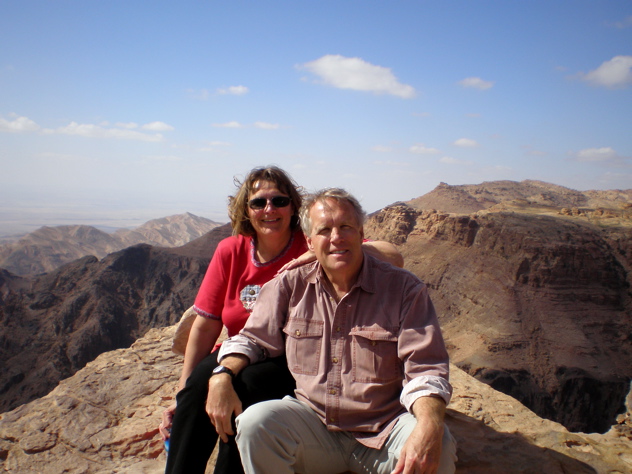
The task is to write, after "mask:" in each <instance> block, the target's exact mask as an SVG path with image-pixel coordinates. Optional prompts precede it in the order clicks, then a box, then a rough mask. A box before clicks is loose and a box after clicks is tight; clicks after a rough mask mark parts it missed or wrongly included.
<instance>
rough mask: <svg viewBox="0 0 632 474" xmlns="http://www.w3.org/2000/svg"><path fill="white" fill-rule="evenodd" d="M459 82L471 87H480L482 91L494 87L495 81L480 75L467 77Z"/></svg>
mask: <svg viewBox="0 0 632 474" xmlns="http://www.w3.org/2000/svg"><path fill="white" fill-rule="evenodd" d="M459 84H461V86H463V87H466V88H469V89H480V90H482V91H483V90H487V89H491V88H492V87H494V82H492V81H484V80H483V79H481V78H480V77H466V78H465V79H463V80H461V81H459Z"/></svg>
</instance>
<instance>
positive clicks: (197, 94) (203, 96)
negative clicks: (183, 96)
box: [187, 89, 209, 100]
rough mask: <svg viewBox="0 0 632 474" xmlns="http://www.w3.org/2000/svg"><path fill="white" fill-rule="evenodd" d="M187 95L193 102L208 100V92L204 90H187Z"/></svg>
mask: <svg viewBox="0 0 632 474" xmlns="http://www.w3.org/2000/svg"><path fill="white" fill-rule="evenodd" d="M187 94H188V95H189V97H191V98H192V99H195V100H208V97H209V92H208V90H206V89H200V90H195V89H187Z"/></svg>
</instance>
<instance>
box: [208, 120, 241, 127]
mask: <svg viewBox="0 0 632 474" xmlns="http://www.w3.org/2000/svg"><path fill="white" fill-rule="evenodd" d="M212 125H213V127H220V128H243V125H242V124H240V123H239V122H236V121H232V122H226V123H214V124H212Z"/></svg>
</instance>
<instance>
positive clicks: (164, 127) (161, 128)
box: [141, 122, 174, 132]
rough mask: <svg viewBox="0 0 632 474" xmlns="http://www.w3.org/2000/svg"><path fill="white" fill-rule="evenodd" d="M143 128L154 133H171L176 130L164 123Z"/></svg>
mask: <svg viewBox="0 0 632 474" xmlns="http://www.w3.org/2000/svg"><path fill="white" fill-rule="evenodd" d="M141 128H142V129H143V130H151V131H152V132H170V131H172V130H173V129H174V128H173V127H172V126H171V125H169V124H166V123H164V122H151V123H146V124H145V125H143V126H142V127H141Z"/></svg>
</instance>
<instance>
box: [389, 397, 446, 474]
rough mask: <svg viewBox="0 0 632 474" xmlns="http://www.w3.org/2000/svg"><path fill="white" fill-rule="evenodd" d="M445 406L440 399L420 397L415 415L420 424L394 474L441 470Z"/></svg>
mask: <svg viewBox="0 0 632 474" xmlns="http://www.w3.org/2000/svg"><path fill="white" fill-rule="evenodd" d="M445 408H446V405H445V402H444V401H443V399H441V398H437V397H420V398H418V399H417V400H416V401H415V403H414V404H413V407H412V411H413V413H414V415H415V418H416V419H417V424H416V425H415V428H414V429H413V431H412V433H411V434H410V436H409V437H408V440H407V441H406V443H405V444H404V447H403V448H402V451H401V453H400V455H399V459H398V461H397V465H396V466H395V469H394V470H393V472H392V474H417V473H428V474H433V473H436V472H437V469H438V468H439V461H440V459H441V444H442V439H443V419H444V417H445Z"/></svg>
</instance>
